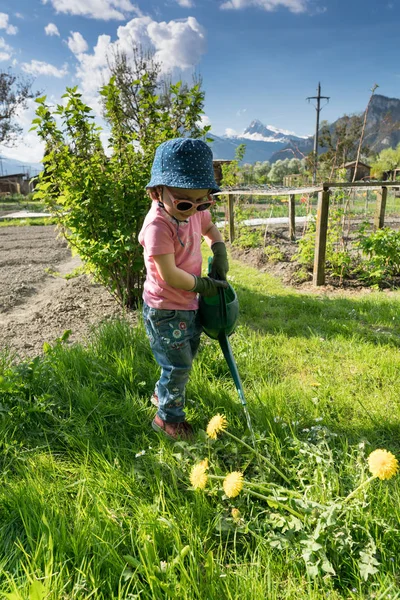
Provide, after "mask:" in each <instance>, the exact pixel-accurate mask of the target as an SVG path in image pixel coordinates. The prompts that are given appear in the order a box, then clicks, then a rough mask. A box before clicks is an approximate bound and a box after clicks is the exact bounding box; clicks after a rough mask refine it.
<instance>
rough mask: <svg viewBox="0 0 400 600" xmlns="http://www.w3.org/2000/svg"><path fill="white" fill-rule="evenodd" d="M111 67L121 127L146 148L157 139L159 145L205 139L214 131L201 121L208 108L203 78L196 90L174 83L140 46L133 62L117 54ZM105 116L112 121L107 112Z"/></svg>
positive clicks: (195, 87) (125, 56)
mask: <svg viewBox="0 0 400 600" xmlns="http://www.w3.org/2000/svg"><path fill="white" fill-rule="evenodd" d="M109 66H110V70H111V74H112V78H113V81H114V84H115V86H116V87H117V88H118V90H119V104H120V110H121V115H120V117H121V119H120V120H121V126H122V127H123V128H124V129H125V130H126V131H127V132H128V133H130V134H131V135H132V137H133V139H134V140H136V141H137V142H138V143H139V144H140V145H141V147H142V149H145V148H147V147H148V145H149V144H150V147H151V148H152V147H153V145H154V140H156V143H157V145H158V144H161V143H162V142H163V141H166V140H167V139H171V138H173V137H180V136H188V137H193V138H198V137H204V136H205V135H206V134H207V132H208V131H209V130H210V128H211V127H210V126H209V125H208V126H205V127H203V126H202V125H201V122H200V115H201V114H202V113H203V105H204V92H203V91H202V89H201V79H200V78H197V79H195V80H194V82H193V85H192V87H190V86H189V85H188V84H187V83H183V82H182V81H178V82H177V83H175V84H173V83H172V82H171V80H169V79H168V78H166V77H165V76H160V70H161V69H160V65H159V63H157V61H156V60H154V56H153V54H152V53H151V52H149V51H144V50H143V49H142V48H141V47H140V46H135V47H134V48H133V49H132V58H131V59H130V60H128V57H127V55H126V53H124V52H121V51H116V52H115V53H114V55H113V57H112V59H111V60H110V61H109ZM144 99H145V100H144ZM103 106H105V104H104V102H103ZM105 117H106V120H108V117H107V112H106V113H105ZM155 135H157V136H159V137H158V140H157V138H155Z"/></svg>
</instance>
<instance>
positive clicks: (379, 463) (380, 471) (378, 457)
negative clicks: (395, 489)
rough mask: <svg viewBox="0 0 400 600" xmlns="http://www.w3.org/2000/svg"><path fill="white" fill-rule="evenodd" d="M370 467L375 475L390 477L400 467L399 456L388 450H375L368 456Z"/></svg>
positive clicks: (383, 477) (384, 477) (380, 477)
mask: <svg viewBox="0 0 400 600" xmlns="http://www.w3.org/2000/svg"><path fill="white" fill-rule="evenodd" d="M368 467H369V470H370V471H371V473H372V475H373V476H374V477H379V479H390V478H391V477H393V475H396V473H397V471H398V469H399V463H398V460H397V458H396V457H395V456H394V454H392V453H391V452H388V451H387V450H381V449H378V450H374V451H373V452H371V454H370V455H369V456H368Z"/></svg>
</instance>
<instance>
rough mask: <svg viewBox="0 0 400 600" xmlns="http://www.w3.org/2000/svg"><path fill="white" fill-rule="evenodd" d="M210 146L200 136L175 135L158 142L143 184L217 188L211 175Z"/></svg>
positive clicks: (212, 189)
mask: <svg viewBox="0 0 400 600" xmlns="http://www.w3.org/2000/svg"><path fill="white" fill-rule="evenodd" d="M212 161H213V155H212V152H211V148H209V146H207V144H206V143H205V142H203V141H202V140H195V139H193V138H176V139H174V140H168V141H167V142H164V143H163V144H160V145H159V146H158V148H157V150H156V154H155V156H154V161H153V166H152V168H151V180H150V182H149V183H148V184H147V186H146V187H155V186H157V185H168V186H170V187H177V188H187V189H205V190H211V191H212V193H215V192H219V191H220V188H219V187H218V185H217V182H216V181H215V178H214V169H213V162H212Z"/></svg>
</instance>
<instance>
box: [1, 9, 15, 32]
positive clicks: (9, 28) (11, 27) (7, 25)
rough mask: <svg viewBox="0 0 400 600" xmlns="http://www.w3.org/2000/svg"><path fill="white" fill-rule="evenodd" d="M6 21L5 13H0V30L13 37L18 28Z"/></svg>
mask: <svg viewBox="0 0 400 600" xmlns="http://www.w3.org/2000/svg"><path fill="white" fill-rule="evenodd" d="M8 19H9V17H8V15H7V14H6V13H3V12H0V29H5V30H6V33H8V35H15V34H16V33H17V31H18V27H15V25H10V23H9V22H8Z"/></svg>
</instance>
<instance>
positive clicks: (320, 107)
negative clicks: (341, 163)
mask: <svg viewBox="0 0 400 600" xmlns="http://www.w3.org/2000/svg"><path fill="white" fill-rule="evenodd" d="M317 92H318V95H317V96H309V97H308V98H307V100H308V101H309V102H310V100H316V101H317V106H316V107H315V110H316V111H317V124H316V127H315V136H314V169H313V177H312V182H313V184H315V182H316V181H317V165H318V133H319V113H320V112H321V110H322V109H323V108H324V107H323V106H321V100H326V101H327V102H326V104H328V102H329V96H321V83H318V87H317ZM326 104H324V106H326Z"/></svg>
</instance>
